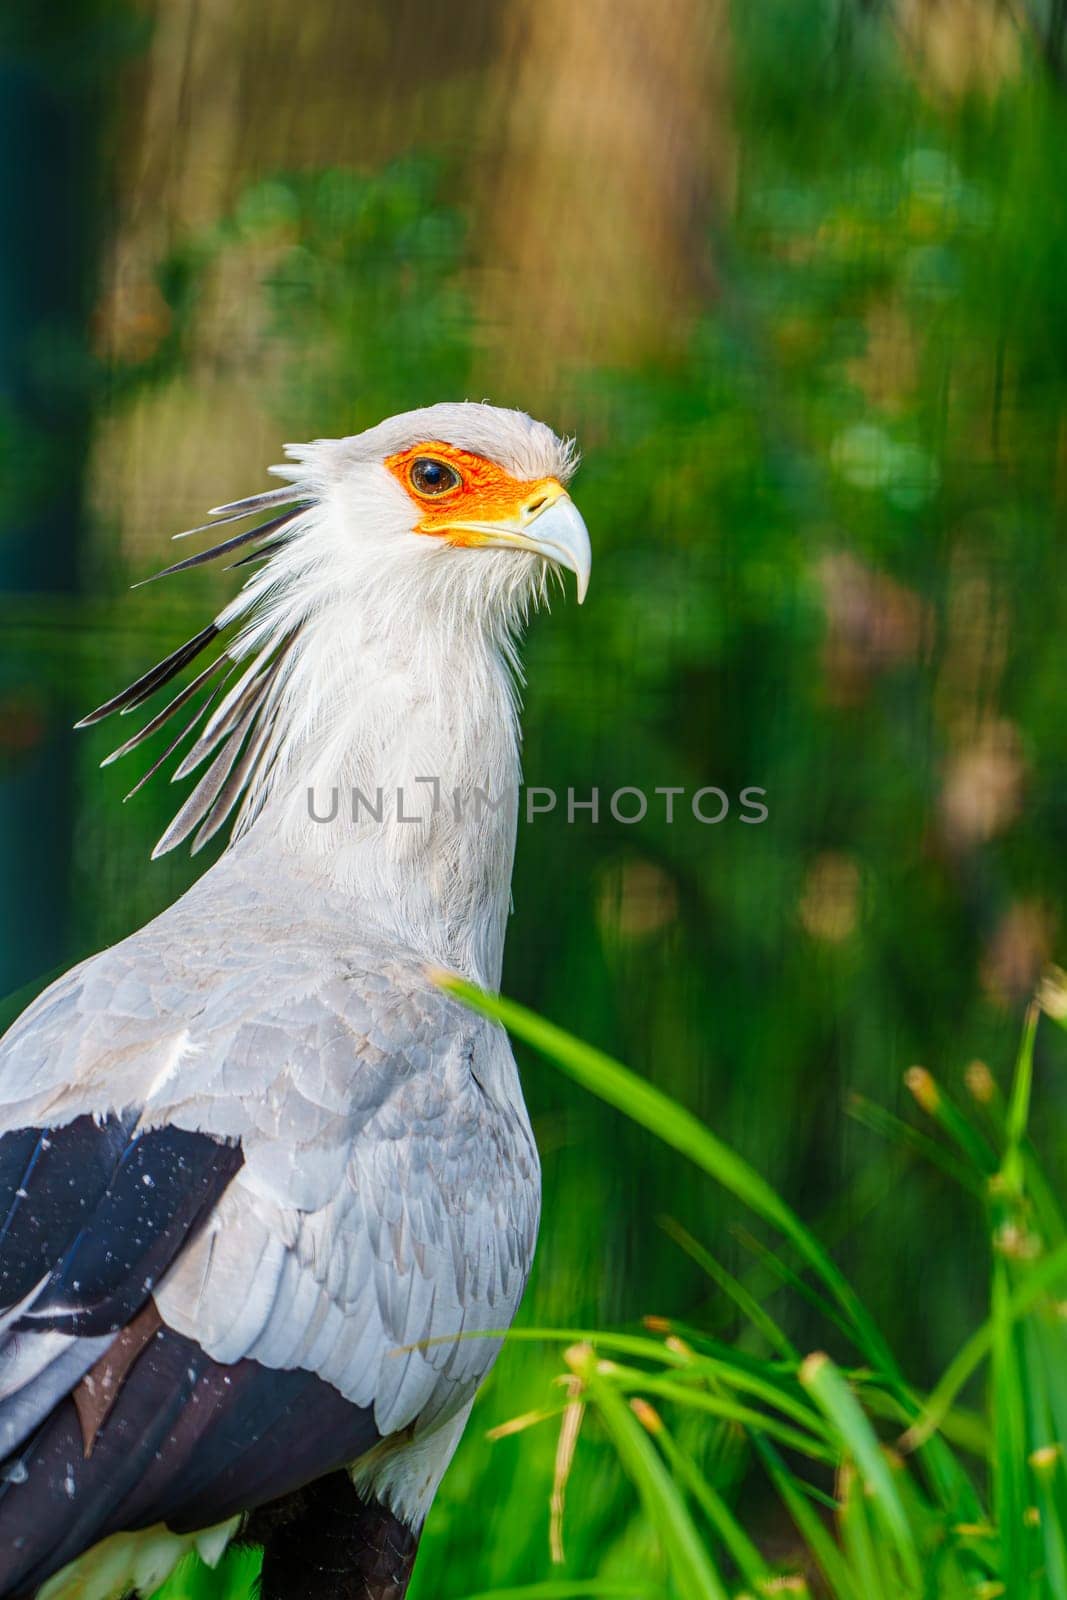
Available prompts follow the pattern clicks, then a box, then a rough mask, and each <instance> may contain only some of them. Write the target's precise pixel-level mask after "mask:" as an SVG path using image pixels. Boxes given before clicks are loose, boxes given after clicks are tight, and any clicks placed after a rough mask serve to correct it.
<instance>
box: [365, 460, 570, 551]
mask: <svg viewBox="0 0 1067 1600" xmlns="http://www.w3.org/2000/svg"><path fill="white" fill-rule="evenodd" d="M426 457H428V458H429V459H431V460H433V461H441V462H443V463H444V464H445V465H446V466H449V467H451V468H452V470H453V471H454V472H456V473H458V474H459V480H460V481H459V483H457V484H453V485H452V487H451V488H448V489H444V490H441V491H439V492H438V493H437V494H424V493H422V492H420V490H418V489H417V488H416V487H415V485H414V484H413V482H412V481H411V468H412V466H413V464H414V463H415V462H416V461H419V460H421V459H424V458H426ZM385 465H386V467H387V468H388V470H389V471H390V472H391V473H392V474H393V476H394V478H396V479H397V481H398V482H399V483H401V484H402V485H403V487H404V488H405V489H406V490H407V492H408V494H409V495H410V496H411V499H412V500H413V501H414V503H415V505H416V506H417V507H418V508H419V510H420V511H421V512H422V513H423V515H422V517H421V518H420V520H419V521H418V522H417V523H416V524H415V530H414V531H415V532H416V533H429V534H435V535H436V536H437V537H439V538H445V539H447V540H448V542H449V544H454V545H462V546H473V545H480V544H485V543H487V542H488V536H487V534H486V533H484V532H477V531H475V530H472V529H469V528H463V527H462V526H459V524H462V523H465V522H484V523H495V524H500V525H501V526H505V525H510V526H512V527H514V528H516V529H518V528H520V527H522V526H523V525H525V524H526V523H527V522H529V521H530V520H531V519H532V517H533V516H534V514H535V513H536V512H537V511H539V510H541V509H543V507H544V506H545V505H547V504H549V503H551V502H552V501H553V500H558V499H559V497H560V495H562V494H563V493H564V489H563V485H562V484H561V483H559V482H558V481H557V479H555V478H535V479H529V478H526V479H523V478H513V477H512V476H511V474H510V473H509V472H505V470H504V468H503V467H498V466H497V465H496V463H495V462H493V461H486V459H485V457H484V456H477V455H473V454H472V453H471V452H470V451H468V450H460V449H457V447H456V446H455V445H451V444H444V443H443V442H442V441H441V440H438V439H433V440H427V441H426V442H425V443H423V444H416V445H412V446H411V448H410V449H408V450H402V451H400V452H399V453H398V454H396V455H392V456H387V457H386V459H385Z"/></svg>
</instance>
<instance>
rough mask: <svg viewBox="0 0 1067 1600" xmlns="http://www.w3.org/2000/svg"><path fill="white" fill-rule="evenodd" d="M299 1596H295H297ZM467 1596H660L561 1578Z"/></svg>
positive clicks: (471, 1599)
mask: <svg viewBox="0 0 1067 1600" xmlns="http://www.w3.org/2000/svg"><path fill="white" fill-rule="evenodd" d="M294 1600H295V1596H294ZM464 1600H657V1597H654V1596H653V1594H652V1590H651V1589H649V1588H644V1589H641V1588H634V1586H633V1585H632V1584H628V1583H608V1582H606V1581H605V1582H603V1583H601V1582H599V1581H598V1580H597V1579H596V1578H593V1579H591V1580H590V1581H588V1582H580V1583H571V1582H569V1581H568V1580H567V1579H561V1580H560V1581H559V1582H554V1581H553V1582H549V1583H530V1584H523V1586H522V1587H521V1588H519V1589H480V1590H479V1591H478V1593H477V1594H471V1595H466V1596H464Z"/></svg>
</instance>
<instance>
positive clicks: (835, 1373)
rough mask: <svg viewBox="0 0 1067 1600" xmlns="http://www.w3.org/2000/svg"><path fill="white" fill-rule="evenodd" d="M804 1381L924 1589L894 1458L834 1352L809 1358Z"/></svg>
mask: <svg viewBox="0 0 1067 1600" xmlns="http://www.w3.org/2000/svg"><path fill="white" fill-rule="evenodd" d="M800 1381H801V1383H802V1384H803V1386H804V1388H805V1389H807V1391H808V1393H809V1394H810V1395H811V1396H812V1397H813V1398H814V1400H815V1401H816V1402H817V1404H818V1405H819V1406H821V1408H822V1410H823V1412H824V1413H825V1415H826V1416H827V1418H828V1419H829V1420H830V1422H832V1423H833V1424H834V1426H835V1428H836V1429H837V1431H838V1434H839V1435H840V1439H841V1442H842V1444H843V1446H844V1448H845V1449H846V1450H847V1452H848V1454H849V1455H850V1456H851V1457H852V1459H853V1461H855V1463H856V1466H857V1467H858V1469H859V1471H860V1474H861V1475H862V1477H863V1480H864V1484H865V1486H866V1488H867V1490H868V1491H869V1493H870V1494H871V1496H872V1499H873V1502H874V1505H875V1506H876V1507H877V1508H878V1510H879V1512H880V1514H881V1518H882V1520H883V1522H884V1524H885V1526H886V1528H887V1529H888V1531H889V1533H890V1534H891V1536H892V1538H893V1541H894V1543H895V1544H896V1547H897V1551H898V1554H899V1556H900V1560H901V1565H902V1566H903V1569H904V1572H905V1574H906V1576H907V1578H908V1580H909V1581H910V1582H911V1583H912V1584H913V1585H914V1587H915V1590H916V1592H917V1593H921V1591H922V1568H921V1564H920V1561H919V1552H918V1550H917V1549H916V1547H915V1538H914V1534H913V1531H912V1528H911V1525H910V1523H909V1521H908V1518H907V1515H906V1513H905V1511H904V1506H903V1504H902V1503H901V1500H900V1496H899V1495H898V1494H897V1487H896V1484H895V1483H894V1482H893V1474H892V1471H891V1469H890V1466H889V1462H888V1461H887V1460H886V1457H885V1454H884V1452H883V1450H882V1447H881V1445H880V1444H879V1442H878V1438H877V1435H876V1434H875V1432H874V1429H873V1428H872V1427H871V1424H870V1422H869V1421H868V1419H867V1417H866V1416H865V1415H864V1412H863V1410H862V1408H861V1406H860V1403H859V1401H858V1400H857V1399H856V1396H855V1395H854V1394H853V1392H852V1390H851V1389H850V1388H849V1385H848V1383H847V1381H846V1380H845V1377H844V1375H843V1374H842V1372H841V1371H840V1369H839V1368H838V1367H836V1366H835V1365H834V1363H833V1362H832V1361H831V1360H830V1357H829V1356H826V1355H822V1354H818V1355H812V1356H808V1358H807V1360H806V1361H805V1362H804V1364H803V1366H802V1367H801V1369H800Z"/></svg>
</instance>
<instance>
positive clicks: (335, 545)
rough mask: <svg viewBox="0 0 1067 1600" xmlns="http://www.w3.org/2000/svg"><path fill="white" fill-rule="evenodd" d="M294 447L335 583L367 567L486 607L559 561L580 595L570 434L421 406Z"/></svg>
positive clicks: (467, 408)
mask: <svg viewBox="0 0 1067 1600" xmlns="http://www.w3.org/2000/svg"><path fill="white" fill-rule="evenodd" d="M292 453H293V455H294V458H295V461H296V468H295V475H296V478H297V481H298V482H299V481H301V480H303V481H304V482H307V481H308V480H309V479H310V480H311V482H312V484H313V485H314V488H315V493H316V499H317V501H318V503H319V505H320V507H321V508H322V510H323V511H324V512H325V513H326V516H325V518H324V524H325V527H326V528H327V530H328V534H329V543H330V557H331V559H332V560H333V561H334V562H335V577H336V578H337V580H338V581H339V582H342V583H343V582H344V581H345V579H346V578H350V579H351V580H352V581H353V582H355V583H357V584H358V583H361V582H366V581H367V580H368V578H369V577H370V576H371V575H372V574H373V575H374V576H378V577H384V578H385V580H386V581H387V582H389V583H390V584H391V585H393V586H394V589H395V591H396V592H403V593H404V594H405V600H414V601H416V602H417V601H418V600H419V598H420V597H428V596H429V595H430V594H433V595H435V596H441V597H448V598H451V599H455V598H456V597H457V596H460V595H462V596H464V597H465V598H466V599H467V600H469V601H470V603H472V604H473V605H475V606H484V605H492V604H493V602H494V600H502V601H513V600H514V599H515V598H516V597H523V595H524V592H525V593H526V594H527V595H528V593H529V592H530V591H536V590H537V589H538V588H539V587H540V586H541V584H542V582H543V579H544V576H545V574H546V572H547V571H548V570H550V569H551V568H552V567H555V568H563V567H566V568H569V569H570V571H572V572H573V573H574V574H575V577H576V579H577V589H578V600H579V602H581V601H582V600H583V599H584V598H585V592H586V588H587V587H588V583H589V568H590V560H591V556H590V549H589V535H588V533H587V532H586V527H585V523H584V522H583V521H582V518H581V516H580V515H579V513H578V511H577V509H576V507H575V505H574V502H573V501H572V500H571V498H570V496H569V494H568V493H567V489H566V485H567V483H568V481H569V479H570V477H571V475H572V474H573V472H574V469H575V465H576V456H575V451H574V447H573V444H571V443H570V442H567V441H564V440H561V439H559V438H557V436H556V435H555V434H554V433H553V432H552V430H551V429H550V428H547V427H546V426H545V425H544V424H543V423H540V422H535V421H534V420H533V419H532V418H531V417H528V416H526V415H525V414H524V413H523V412H519V411H504V410H501V409H499V408H497V407H495V406H489V405H474V404H465V405H437V406H428V407H426V408H424V409H422V410H419V411H410V412H407V413H405V414H404V415H402V416H398V417H391V418H390V419H389V420H388V421H387V422H383V423H380V424H379V425H378V426H377V427H375V428H370V429H368V430H367V432H365V433H361V434H357V435H356V436H355V437H354V438H351V439H343V440H336V441H334V440H331V441H325V442H320V443H318V444H315V445H311V446H308V447H306V448H300V447H297V448H296V449H295V450H294V451H293V452H292ZM282 470H283V471H285V470H292V469H282Z"/></svg>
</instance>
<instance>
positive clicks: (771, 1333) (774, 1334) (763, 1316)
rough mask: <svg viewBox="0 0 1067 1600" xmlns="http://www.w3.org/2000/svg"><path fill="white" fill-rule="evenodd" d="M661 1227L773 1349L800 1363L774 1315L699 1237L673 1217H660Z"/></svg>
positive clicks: (797, 1352) (788, 1359)
mask: <svg viewBox="0 0 1067 1600" xmlns="http://www.w3.org/2000/svg"><path fill="white" fill-rule="evenodd" d="M660 1227H661V1228H662V1229H663V1231H664V1233H666V1234H668V1235H669V1237H670V1238H672V1239H673V1240H674V1242H675V1244H677V1245H678V1246H679V1247H680V1248H681V1249H682V1250H684V1251H685V1253H686V1255H687V1256H689V1257H690V1259H691V1260H693V1261H695V1262H696V1264H697V1266H698V1267H700V1268H701V1269H702V1271H704V1272H706V1273H707V1275H708V1277H709V1278H710V1279H711V1281H712V1282H713V1283H714V1284H716V1285H717V1287H718V1288H720V1289H721V1290H722V1291H723V1293H724V1294H726V1295H728V1296H729V1297H730V1299H731V1300H732V1301H733V1302H734V1305H735V1306H736V1307H737V1309H738V1310H739V1311H740V1313H741V1315H742V1316H743V1317H744V1318H746V1320H747V1321H748V1322H749V1323H751V1325H752V1326H753V1327H754V1328H756V1329H758V1331H759V1332H760V1333H762V1335H763V1337H764V1338H765V1339H766V1341H767V1343H768V1344H769V1345H770V1347H771V1349H772V1350H775V1351H777V1352H778V1354H779V1355H781V1356H784V1357H785V1358H786V1360H787V1361H795V1362H796V1363H797V1364H798V1365H799V1363H800V1351H799V1350H798V1349H797V1348H796V1346H795V1345H794V1344H792V1343H791V1342H790V1340H789V1339H788V1338H787V1337H786V1335H785V1334H784V1333H783V1332H782V1330H781V1328H779V1326H778V1324H777V1323H776V1322H775V1320H774V1318H773V1317H772V1316H771V1315H770V1314H769V1313H768V1312H767V1311H765V1310H764V1308H763V1306H761V1305H760V1303H759V1301H758V1300H757V1299H756V1297H755V1295H753V1294H751V1293H750V1292H749V1290H748V1289H746V1288H745V1286H744V1284H743V1283H742V1282H741V1281H740V1279H738V1278H735V1277H734V1275H733V1273H732V1272H729V1271H727V1269H726V1268H725V1267H724V1266H723V1265H722V1263H721V1262H719V1261H716V1259H715V1257H714V1256H713V1255H712V1254H711V1252H710V1250H706V1249H705V1248H704V1246H703V1245H702V1244H701V1243H700V1242H699V1240H697V1239H694V1238H693V1236H692V1234H691V1233H689V1232H687V1230H686V1229H685V1228H683V1227H682V1225H681V1223H680V1222H676V1221H675V1220H674V1218H673V1217H661V1218H660Z"/></svg>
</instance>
